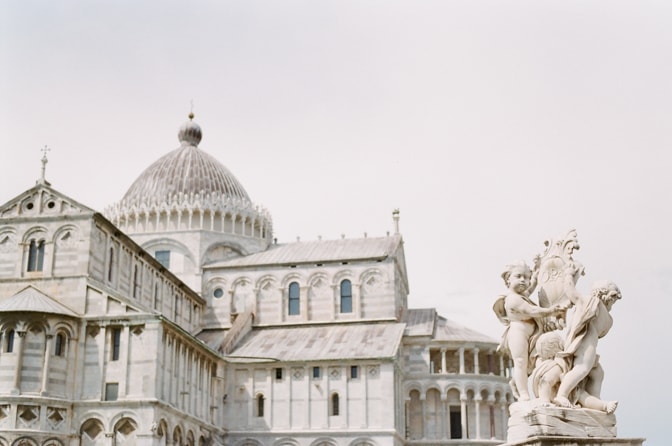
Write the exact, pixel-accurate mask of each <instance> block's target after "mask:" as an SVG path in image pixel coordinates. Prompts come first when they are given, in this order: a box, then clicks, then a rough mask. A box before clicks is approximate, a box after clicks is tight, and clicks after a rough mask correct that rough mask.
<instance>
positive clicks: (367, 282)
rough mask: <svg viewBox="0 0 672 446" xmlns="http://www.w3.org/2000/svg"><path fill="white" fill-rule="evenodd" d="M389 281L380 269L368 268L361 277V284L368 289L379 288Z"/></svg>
mask: <svg viewBox="0 0 672 446" xmlns="http://www.w3.org/2000/svg"><path fill="white" fill-rule="evenodd" d="M386 280H387V275H386V274H385V272H383V271H382V270H381V269H380V268H367V269H366V270H365V271H363V272H362V273H361V274H360V275H359V283H361V284H362V286H363V287H364V288H365V289H367V288H369V289H371V288H377V287H379V286H381V285H382V284H383V283H384V282H385V281H386Z"/></svg>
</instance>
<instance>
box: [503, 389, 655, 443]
mask: <svg viewBox="0 0 672 446" xmlns="http://www.w3.org/2000/svg"><path fill="white" fill-rule="evenodd" d="M509 411H510V417H509V427H508V432H507V445H516V446H523V445H525V446H570V445H571V446H575V445H582V446H607V445H609V446H611V445H622V446H641V444H642V442H643V441H644V440H643V439H623V438H616V416H615V415H614V414H613V413H612V414H607V413H605V412H600V411H597V410H591V409H567V408H563V407H554V406H553V407H542V406H540V405H539V401H535V400H533V401H521V402H517V403H513V404H512V405H511V406H510V409H509Z"/></svg>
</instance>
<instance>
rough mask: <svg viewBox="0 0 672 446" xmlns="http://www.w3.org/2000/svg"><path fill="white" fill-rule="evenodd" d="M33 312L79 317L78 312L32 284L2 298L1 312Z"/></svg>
mask: <svg viewBox="0 0 672 446" xmlns="http://www.w3.org/2000/svg"><path fill="white" fill-rule="evenodd" d="M10 312H31V313H49V314H60V315H63V316H70V317H77V316H78V314H77V313H75V312H74V311H72V310H71V309H69V308H68V307H66V306H65V305H63V304H61V303H60V302H57V301H56V300H54V299H53V298H51V297H49V296H47V295H46V294H44V293H43V292H42V291H40V290H38V289H37V288H35V287H34V286H32V285H29V286H27V287H26V288H24V289H22V290H21V291H19V292H18V293H16V294H14V295H12V296H10V297H8V298H6V299H2V300H0V313H10Z"/></svg>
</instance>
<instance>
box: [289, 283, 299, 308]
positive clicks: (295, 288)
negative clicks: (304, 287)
mask: <svg viewBox="0 0 672 446" xmlns="http://www.w3.org/2000/svg"><path fill="white" fill-rule="evenodd" d="M300 303H301V302H300V288H299V284H298V283H297V282H292V283H290V284H289V307H288V314H290V315H293V314H299V313H300V311H301V304H300Z"/></svg>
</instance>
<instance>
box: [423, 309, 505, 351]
mask: <svg viewBox="0 0 672 446" xmlns="http://www.w3.org/2000/svg"><path fill="white" fill-rule="evenodd" d="M434 339H435V340H437V341H460V342H462V341H464V342H485V343H493V344H497V343H499V341H498V340H495V339H493V338H491V337H490V336H487V335H484V334H483V333H479V332H477V331H475V330H472V329H471V328H467V327H465V326H464V325H460V324H458V323H457V322H454V321H451V320H448V319H446V318H443V317H441V316H439V317H438V318H437V320H436V332H435V333H434Z"/></svg>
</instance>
